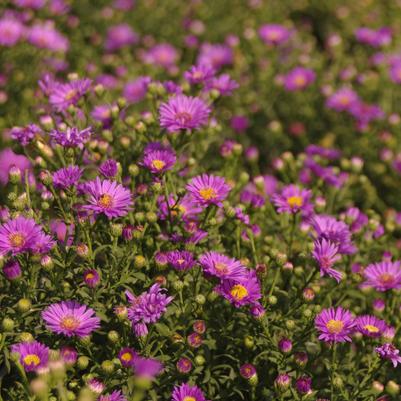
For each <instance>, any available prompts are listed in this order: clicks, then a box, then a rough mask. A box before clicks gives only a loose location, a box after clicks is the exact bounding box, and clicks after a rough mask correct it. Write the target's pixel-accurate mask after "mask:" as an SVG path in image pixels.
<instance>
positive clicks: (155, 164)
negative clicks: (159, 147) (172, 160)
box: [152, 159, 166, 170]
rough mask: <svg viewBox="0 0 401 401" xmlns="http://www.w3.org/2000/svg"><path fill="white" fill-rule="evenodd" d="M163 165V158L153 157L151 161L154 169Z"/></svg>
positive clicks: (159, 168)
mask: <svg viewBox="0 0 401 401" xmlns="http://www.w3.org/2000/svg"><path fill="white" fill-rule="evenodd" d="M165 165H166V163H165V162H164V161H163V160H158V159H155V160H153V161H152V167H153V168H155V169H156V170H161V169H162V168H163V167H164V166H165Z"/></svg>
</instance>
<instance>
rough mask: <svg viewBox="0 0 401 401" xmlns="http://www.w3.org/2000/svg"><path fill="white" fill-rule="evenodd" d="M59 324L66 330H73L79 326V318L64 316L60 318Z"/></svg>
mask: <svg viewBox="0 0 401 401" xmlns="http://www.w3.org/2000/svg"><path fill="white" fill-rule="evenodd" d="M60 326H61V327H62V328H63V329H66V330H75V329H77V328H78V326H79V320H78V319H77V318H76V317H74V316H66V317H63V318H62V319H61V322H60Z"/></svg>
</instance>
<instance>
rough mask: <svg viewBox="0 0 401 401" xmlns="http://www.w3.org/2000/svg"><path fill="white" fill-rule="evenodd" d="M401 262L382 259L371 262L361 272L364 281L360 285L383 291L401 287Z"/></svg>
mask: <svg viewBox="0 0 401 401" xmlns="http://www.w3.org/2000/svg"><path fill="white" fill-rule="evenodd" d="M400 266H401V262H400V261H398V260H397V261H395V262H391V261H384V262H379V263H372V264H370V265H369V266H367V267H366V269H365V270H364V272H363V275H364V277H365V282H364V283H362V285H361V287H373V288H374V289H376V290H377V291H380V292H384V291H388V290H392V289H396V290H398V289H400V288H401V267H400Z"/></svg>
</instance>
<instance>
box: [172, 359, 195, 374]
mask: <svg viewBox="0 0 401 401" xmlns="http://www.w3.org/2000/svg"><path fill="white" fill-rule="evenodd" d="M176 366H177V370H178V371H179V372H180V373H189V372H190V371H191V370H192V362H191V361H190V360H189V359H188V358H185V357H184V358H180V359H179V360H178V361H177V365H176Z"/></svg>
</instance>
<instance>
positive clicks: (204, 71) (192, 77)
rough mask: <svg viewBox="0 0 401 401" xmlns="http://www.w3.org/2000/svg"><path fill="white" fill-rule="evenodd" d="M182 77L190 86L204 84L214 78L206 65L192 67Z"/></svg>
mask: <svg viewBox="0 0 401 401" xmlns="http://www.w3.org/2000/svg"><path fill="white" fill-rule="evenodd" d="M184 77H185V79H186V80H187V81H188V82H189V83H190V84H191V85H198V84H205V83H206V82H208V81H209V80H210V79H211V78H213V77H214V70H213V68H212V67H210V66H208V65H193V66H192V67H191V68H190V69H189V70H188V71H185V72H184Z"/></svg>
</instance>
